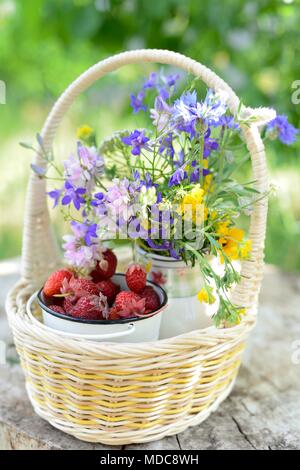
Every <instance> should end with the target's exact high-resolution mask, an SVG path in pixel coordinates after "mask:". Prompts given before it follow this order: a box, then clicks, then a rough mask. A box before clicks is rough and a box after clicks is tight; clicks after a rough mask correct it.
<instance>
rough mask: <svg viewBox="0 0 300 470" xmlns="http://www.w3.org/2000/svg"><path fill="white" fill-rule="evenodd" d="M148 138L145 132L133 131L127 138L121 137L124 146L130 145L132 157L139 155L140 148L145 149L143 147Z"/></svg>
mask: <svg viewBox="0 0 300 470" xmlns="http://www.w3.org/2000/svg"><path fill="white" fill-rule="evenodd" d="M148 140H149V138H148V137H146V136H145V131H144V130H143V131H139V130H137V129H136V130H135V131H133V132H132V133H131V134H130V135H129V136H127V137H122V142H123V143H124V144H126V145H131V146H132V150H131V153H132V155H140V153H141V149H142V148H147V146H146V145H145V144H146V143H147V142H148Z"/></svg>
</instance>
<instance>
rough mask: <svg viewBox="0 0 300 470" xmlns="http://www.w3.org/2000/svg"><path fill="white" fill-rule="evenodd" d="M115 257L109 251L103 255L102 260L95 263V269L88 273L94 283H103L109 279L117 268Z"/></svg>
mask: <svg viewBox="0 0 300 470" xmlns="http://www.w3.org/2000/svg"><path fill="white" fill-rule="evenodd" d="M117 263H118V260H117V257H116V255H115V254H114V253H113V251H111V250H110V249H107V250H106V251H104V253H103V259H102V260H100V261H97V265H96V267H95V269H94V270H93V271H92V272H91V273H90V274H91V276H92V279H93V281H94V282H99V281H103V280H104V279H109V278H111V277H112V276H113V275H114V274H115V272H116V268H117Z"/></svg>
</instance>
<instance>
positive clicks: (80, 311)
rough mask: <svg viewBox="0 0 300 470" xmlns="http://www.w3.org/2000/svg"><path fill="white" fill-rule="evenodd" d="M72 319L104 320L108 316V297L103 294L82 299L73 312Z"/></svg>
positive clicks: (78, 301)
mask: <svg viewBox="0 0 300 470" xmlns="http://www.w3.org/2000/svg"><path fill="white" fill-rule="evenodd" d="M71 315H72V317H75V318H83V319H86V320H103V319H104V318H105V319H106V318H107V316H108V305H107V300H106V297H105V296H104V295H102V294H99V296H98V295H86V296H84V297H80V298H79V299H78V300H77V302H76V305H75V306H74V308H73V309H72V312H71Z"/></svg>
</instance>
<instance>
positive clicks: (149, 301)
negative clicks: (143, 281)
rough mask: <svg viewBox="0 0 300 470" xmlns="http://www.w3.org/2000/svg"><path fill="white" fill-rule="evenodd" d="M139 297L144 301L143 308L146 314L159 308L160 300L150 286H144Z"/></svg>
mask: <svg viewBox="0 0 300 470" xmlns="http://www.w3.org/2000/svg"><path fill="white" fill-rule="evenodd" d="M140 295H141V296H142V297H143V298H144V299H145V308H146V311H147V312H152V311H153V310H157V309H158V308H159V307H160V300H159V297H158V295H157V293H156V292H155V290H154V289H153V287H152V286H146V287H145V288H144V289H143V290H142V292H141V293H140Z"/></svg>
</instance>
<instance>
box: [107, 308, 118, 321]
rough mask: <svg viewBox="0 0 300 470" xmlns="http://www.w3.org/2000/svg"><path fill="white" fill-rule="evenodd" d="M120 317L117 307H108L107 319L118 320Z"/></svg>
mask: <svg viewBox="0 0 300 470" xmlns="http://www.w3.org/2000/svg"><path fill="white" fill-rule="evenodd" d="M119 319H120V315H119V313H118V309H117V307H115V306H114V307H111V308H110V309H109V315H108V320H119Z"/></svg>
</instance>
